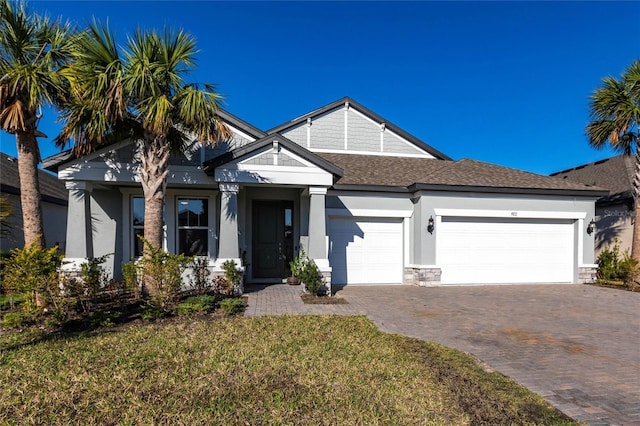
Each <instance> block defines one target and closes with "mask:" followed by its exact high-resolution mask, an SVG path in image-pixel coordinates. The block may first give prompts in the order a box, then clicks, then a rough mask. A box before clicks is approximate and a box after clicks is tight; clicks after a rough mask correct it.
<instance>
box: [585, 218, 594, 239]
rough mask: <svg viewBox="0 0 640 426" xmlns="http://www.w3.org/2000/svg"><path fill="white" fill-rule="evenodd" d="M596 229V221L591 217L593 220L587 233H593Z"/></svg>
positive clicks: (588, 226)
mask: <svg viewBox="0 0 640 426" xmlns="http://www.w3.org/2000/svg"><path fill="white" fill-rule="evenodd" d="M595 229H596V221H595V220H593V219H591V222H589V224H588V225H587V234H589V235H591V234H593V231H594V230H595Z"/></svg>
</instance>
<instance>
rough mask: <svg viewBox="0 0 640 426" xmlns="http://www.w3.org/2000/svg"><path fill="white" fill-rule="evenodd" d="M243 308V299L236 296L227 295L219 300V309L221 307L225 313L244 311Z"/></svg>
mask: <svg viewBox="0 0 640 426" xmlns="http://www.w3.org/2000/svg"><path fill="white" fill-rule="evenodd" d="M244 308H245V305H244V300H242V299H239V298H236V297H229V298H227V299H222V301H220V309H222V310H223V311H224V313H226V314H227V315H234V314H237V313H240V312H242V311H244Z"/></svg>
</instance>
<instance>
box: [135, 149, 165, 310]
mask: <svg viewBox="0 0 640 426" xmlns="http://www.w3.org/2000/svg"><path fill="white" fill-rule="evenodd" d="M163 142H164V139H163V138H157V137H154V138H152V140H150V141H149V140H145V142H144V144H145V149H144V150H143V152H142V155H141V168H140V181H141V183H142V191H143V193H144V202H145V207H144V238H145V240H147V242H149V244H150V245H151V246H152V247H154V248H160V247H162V241H163V236H164V220H163V207H164V197H165V191H166V187H167V175H168V173H169V156H170V152H169V149H168V148H167V147H166V144H164V143H163ZM144 251H145V256H147V255H148V248H147V247H146V245H145V250H144ZM144 286H145V292H146V293H147V295H148V296H150V297H152V298H153V297H155V296H157V295H158V291H159V289H158V288H157V287H158V286H157V284H156V283H155V281H153V280H152V279H151V278H150V277H145V280H144Z"/></svg>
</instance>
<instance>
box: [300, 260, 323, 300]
mask: <svg viewBox="0 0 640 426" xmlns="http://www.w3.org/2000/svg"><path fill="white" fill-rule="evenodd" d="M300 281H302V283H303V284H304V285H305V287H306V289H307V291H308V292H309V293H311V294H316V295H317V294H318V292H319V291H320V287H322V274H321V273H320V269H318V265H316V262H314V261H313V259H306V261H305V263H304V266H303V267H302V271H301V273H300Z"/></svg>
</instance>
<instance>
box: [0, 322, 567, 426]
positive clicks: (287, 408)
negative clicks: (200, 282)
mask: <svg viewBox="0 0 640 426" xmlns="http://www.w3.org/2000/svg"><path fill="white" fill-rule="evenodd" d="M0 393H1V395H2V398H0V424H5V423H8V424H33V423H40V424H69V423H73V424H159V423H162V424H224V425H236V424H237V425H241V424H242V425H244V424H247V425H256V424H278V425H284V424H287V425H288V424H291V425H293V424H296V425H297V424H304V425H307V424H313V425H319V424H331V425H337V424H340V425H378V424H385V425H386V424H389V425H395V424H397V425H418V424H420V425H422V424H427V425H428V424H433V425H451V424H455V425H464V424H519V425H520V424H544V425H549V424H572V423H571V422H570V421H569V420H568V419H567V418H566V417H564V416H563V415H562V414H561V413H559V412H558V411H555V410H554V409H552V408H551V407H550V406H548V405H547V404H546V403H545V402H544V400H543V399H542V398H540V397H539V396H537V395H535V394H532V393H530V392H529V391H527V390H526V389H525V388H523V387H521V386H519V385H517V384H515V383H514V382H513V381H511V380H509V379H507V378H505V377H504V376H502V375H500V374H498V373H487V372H485V371H484V370H483V369H482V368H480V367H479V366H478V365H477V364H476V363H475V362H474V360H473V359H472V358H470V357H468V356H466V355H464V354H462V353H460V352H458V351H455V350H452V349H448V348H445V347H443V346H440V345H436V344H430V343H426V342H422V341H419V340H416V339H410V338H405V337H402V336H398V335H391V334H385V333H382V332H380V331H379V330H378V329H377V328H376V327H375V326H374V325H373V324H372V323H371V322H370V321H369V320H368V319H367V318H366V317H362V316H359V317H341V316H280V317H261V318H244V317H237V318H228V319H204V318H201V319H194V318H188V317H186V318H174V319H171V320H160V321H156V322H154V323H150V324H149V323H136V324H133V325H128V326H125V327H120V328H113V329H107V330H103V331H101V332H99V333H93V334H91V333H85V334H77V335H45V334H41V332H38V331H37V330H30V331H25V332H22V333H8V332H5V333H4V334H2V333H0Z"/></svg>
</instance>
